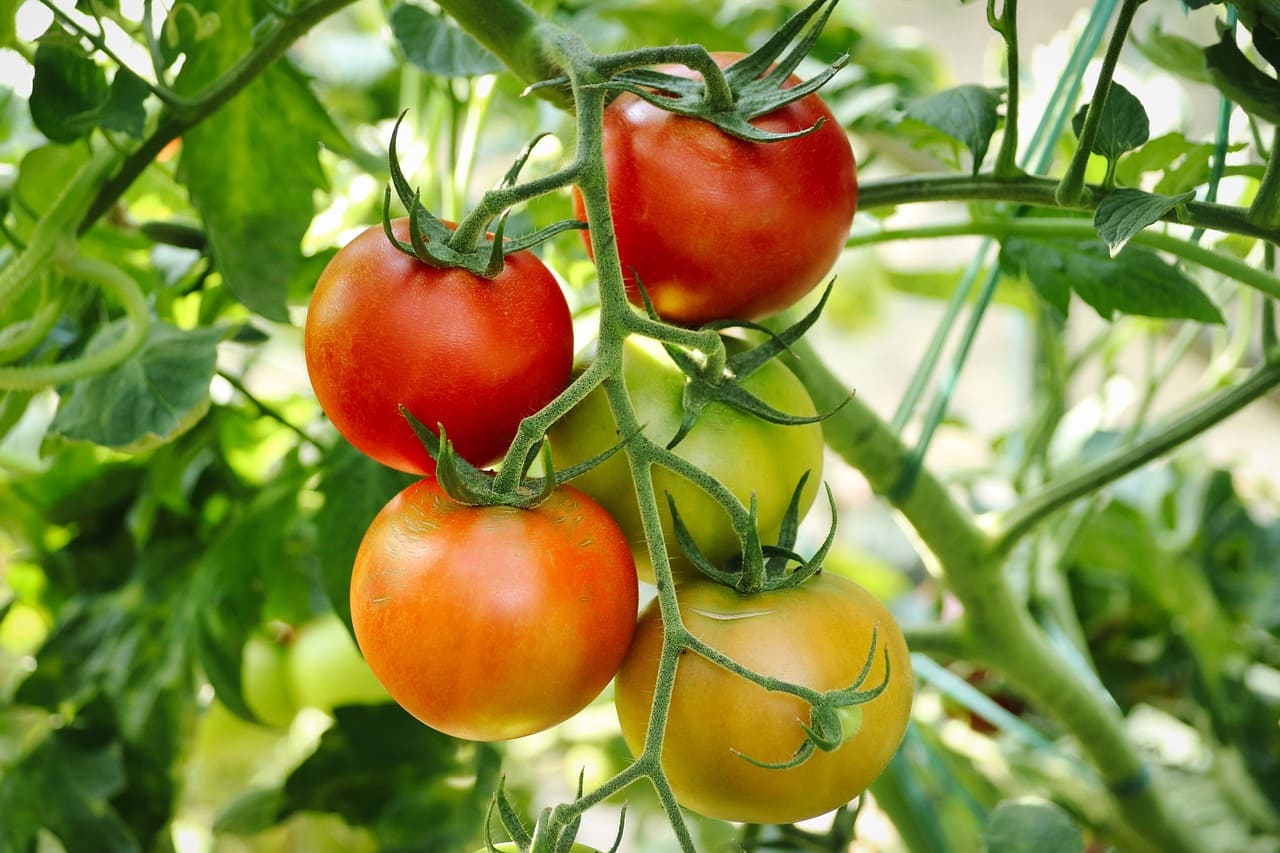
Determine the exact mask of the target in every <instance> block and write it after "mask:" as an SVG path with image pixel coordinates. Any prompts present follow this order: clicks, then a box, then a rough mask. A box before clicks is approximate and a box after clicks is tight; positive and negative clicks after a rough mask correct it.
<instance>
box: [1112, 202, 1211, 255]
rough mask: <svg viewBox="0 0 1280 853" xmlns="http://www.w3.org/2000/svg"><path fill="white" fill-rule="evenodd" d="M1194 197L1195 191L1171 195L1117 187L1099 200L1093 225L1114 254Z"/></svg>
mask: <svg viewBox="0 0 1280 853" xmlns="http://www.w3.org/2000/svg"><path fill="white" fill-rule="evenodd" d="M1195 197H1196V194H1195V193H1193V192H1186V193H1183V194H1182V195H1178V196H1172V197H1171V196H1166V195H1157V194H1155V193H1148V192H1143V191H1142V190H1135V189H1120V190H1116V191H1115V192H1113V193H1109V194H1108V195H1107V196H1106V197H1105V198H1104V199H1102V201H1101V202H1099V204H1098V208H1097V210H1095V211H1094V214H1093V227H1094V228H1096V229H1097V231H1098V236H1099V237H1101V238H1102V240H1103V242H1105V243H1106V244H1107V245H1108V246H1109V247H1110V248H1111V254H1112V255H1115V254H1116V252H1119V251H1120V250H1121V249H1123V248H1124V245H1125V243H1128V242H1129V240H1130V239H1131V238H1132V237H1133V236H1134V235H1135V234H1137V233H1138V232H1140V231H1142V229H1144V228H1146V227H1147V226H1148V225H1152V224H1154V223H1156V222H1159V221H1160V219H1161V218H1162V217H1163V216H1164V215H1165V214H1166V213H1168V212H1169V211H1171V210H1173V209H1174V208H1175V207H1177V206H1178V205H1180V204H1186V203H1187V202H1188V201H1191V200H1192V199H1193V198H1195Z"/></svg>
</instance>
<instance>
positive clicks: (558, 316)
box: [304, 219, 573, 474]
mask: <svg viewBox="0 0 1280 853" xmlns="http://www.w3.org/2000/svg"><path fill="white" fill-rule="evenodd" d="M392 227H393V230H394V232H395V234H396V236H397V237H398V238H399V239H401V240H405V241H407V240H408V239H409V225H408V220H407V219H397V220H395V221H394V222H393V224H392ZM304 349H305V352H306V361H307V372H308V374H309V375H310V377H311V385H312V387H313V388H314V389H315V394H316V399H317V400H319V401H320V406H321V407H322V408H323V409H324V411H325V413H326V414H327V415H328V416H329V418H330V420H332V421H333V424H334V426H336V427H337V429H338V431H339V432H340V433H342V435H343V436H345V437H346V439H347V440H348V441H350V442H351V443H352V444H354V445H355V446H356V447H357V448H359V449H360V450H361V451H363V452H364V453H365V454H367V455H368V456H371V457H373V458H374V459H376V460H378V461H379V462H381V463H383V464H384V465H389V466H390V467H392V468H397V469H399V470H401V471H407V472H409V473H412V474H429V473H432V472H434V471H435V463H434V462H433V461H432V460H431V457H430V456H429V455H428V454H427V452H426V450H425V449H423V447H422V445H421V444H420V443H419V441H418V439H417V437H416V436H415V435H414V434H413V431H412V429H410V427H409V425H408V424H407V423H406V422H405V420H404V418H403V417H402V416H401V414H400V411H399V404H401V403H403V404H405V405H406V406H408V408H409V410H410V411H411V412H413V414H414V415H415V416H416V417H417V418H418V420H420V421H422V422H423V423H424V424H426V425H427V426H428V427H430V428H431V429H432V431H435V429H436V424H437V423H443V424H444V426H445V430H446V432H447V434H448V437H449V439H450V440H452V441H453V443H454V447H455V449H456V450H457V451H458V453H459V454H460V455H461V456H463V457H464V458H465V459H467V460H468V461H470V462H472V463H474V464H476V465H486V464H488V463H491V462H493V461H494V460H495V459H497V458H498V457H499V456H501V455H502V454H503V453H504V452H505V451H506V449H507V447H508V445H509V444H510V443H511V439H512V438H513V437H514V436H515V433H516V429H517V427H518V426H519V424H520V420H521V418H524V417H525V416H527V415H531V414H533V413H534V412H536V411H538V410H539V409H540V408H542V407H543V406H544V405H546V404H547V403H548V402H550V401H551V400H552V399H553V398H554V397H555V396H556V395H557V394H559V393H560V392H561V391H563V390H564V388H565V387H566V386H567V385H568V383H569V379H570V375H571V372H572V370H573V325H572V321H571V318H570V315H569V306H568V303H567V302H566V301H565V298H564V294H563V293H562V292H561V291H560V287H559V285H558V284H557V283H556V281H555V278H554V277H553V276H552V275H551V273H550V272H549V271H548V270H547V268H546V267H545V266H543V265H542V262H541V261H540V260H538V258H537V257H535V256H534V255H533V254H531V253H529V252H515V253H513V254H511V255H508V256H507V258H506V267H505V268H504V269H503V271H502V272H501V273H499V274H498V276H497V277H496V278H494V279H492V280H488V279H484V278H481V277H479V276H476V275H473V274H471V273H469V272H467V271H465V270H458V269H435V268H433V267H429V266H427V265H426V264H424V263H422V262H421V261H419V260H417V259H416V258H413V257H410V256H409V255H406V254H405V253H404V252H401V251H400V250H399V249H397V248H396V247H395V246H393V245H392V244H391V242H390V241H389V240H387V238H386V235H385V234H384V232H383V229H382V226H375V227H373V228H370V229H368V230H367V231H365V232H363V233H362V234H360V235H359V236H358V237H356V238H355V239H354V240H352V241H351V242H350V243H349V244H347V245H346V246H345V247H344V248H342V249H341V250H340V251H339V252H338V253H337V254H336V255H335V256H334V257H333V259H332V260H331V261H330V262H329V264H328V266H327V267H325V270H324V272H323V273H322V274H321V276H320V280H319V282H318V283H317V284H316V288H315V292H314V293H313V294H312V297H311V305H310V309H309V310H308V312H307V322H306V329H305V334H304Z"/></svg>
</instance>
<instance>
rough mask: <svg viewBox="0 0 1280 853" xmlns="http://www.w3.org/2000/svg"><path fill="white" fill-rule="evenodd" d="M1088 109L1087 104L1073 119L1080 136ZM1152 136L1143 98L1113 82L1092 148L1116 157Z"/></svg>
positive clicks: (1074, 127)
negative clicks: (1140, 98) (1139, 98)
mask: <svg viewBox="0 0 1280 853" xmlns="http://www.w3.org/2000/svg"><path fill="white" fill-rule="evenodd" d="M1088 111H1089V105H1088V104H1085V105H1084V106H1083V107H1081V108H1080V109H1079V110H1078V111H1077V112H1076V114H1075V116H1074V117H1072V119H1071V129H1072V131H1073V132H1074V133H1075V135H1076V137H1077V138H1079V136H1080V131H1081V130H1082V129H1083V128H1084V119H1085V115H1086V114H1087V113H1088ZM1150 136H1151V120H1150V119H1149V118H1147V110H1146V108H1145V107H1143V106H1142V101H1139V100H1138V98H1137V96H1135V95H1134V94H1133V93H1132V92H1130V91H1129V90H1128V89H1126V88H1125V87H1124V86H1121V85H1120V84H1119V83H1112V84H1111V90H1110V92H1109V93H1108V94H1107V102H1106V104H1105V105H1103V108H1102V119H1101V121H1100V122H1099V124H1098V135H1097V136H1095V137H1094V140H1093V147H1092V148H1091V149H1090V150H1092V152H1093V153H1094V154H1100V155H1101V156H1103V157H1106V158H1107V159H1108V160H1114V159H1116V158H1117V157H1119V156H1120V155H1121V154H1124V153H1125V152H1126V151H1132V150H1133V149H1135V148H1137V147H1138V146H1139V145H1142V144H1143V143H1144V142H1146V141H1147V139H1149V138H1150Z"/></svg>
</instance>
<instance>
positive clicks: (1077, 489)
mask: <svg viewBox="0 0 1280 853" xmlns="http://www.w3.org/2000/svg"><path fill="white" fill-rule="evenodd" d="M1277 386H1280V363H1275V362H1272V363H1267V364H1264V365H1262V366H1261V367H1259V368H1257V369H1256V370H1254V371H1253V373H1251V374H1250V375H1249V377H1248V378H1246V379H1245V380H1244V381H1243V382H1240V383H1239V384H1237V385H1234V386H1232V387H1231V388H1229V389H1227V390H1225V391H1222V392H1221V393H1219V394H1216V395H1215V396H1213V397H1211V398H1210V399H1209V400H1208V401H1207V402H1206V403H1204V404H1203V405H1201V406H1199V407H1198V408H1196V409H1194V410H1192V411H1190V412H1188V413H1186V414H1184V415H1182V416H1181V417H1178V418H1176V419H1174V420H1173V421H1172V422H1171V423H1168V424H1166V425H1165V426H1164V427H1162V428H1160V429H1157V430H1156V431H1155V433H1154V434H1152V435H1151V436H1150V437H1148V438H1147V439H1145V440H1143V441H1141V442H1139V443H1137V444H1134V445H1132V446H1130V447H1127V448H1124V449H1122V450H1118V451H1115V452H1113V453H1111V454H1108V455H1107V456H1104V457H1103V458H1102V459H1099V460H1098V461H1097V462H1094V463H1093V464H1091V465H1087V466H1085V467H1084V468H1081V469H1080V470H1079V471H1077V472H1076V473H1075V474H1072V475H1070V476H1068V477H1066V478H1064V479H1062V480H1059V481H1057V482H1054V483H1051V484H1049V485H1048V486H1047V487H1046V488H1045V489H1044V491H1042V492H1041V493H1040V494H1038V495H1036V496H1034V497H1032V498H1030V499H1028V500H1027V501H1025V502H1023V503H1022V504H1020V505H1019V506H1018V508H1017V509H1015V510H1014V511H1012V512H1011V513H1009V514H1008V515H1007V516H1006V517H1005V518H1004V519H1003V521H1002V523H1001V524H1000V527H999V529H998V530H997V531H996V532H995V533H994V537H995V539H994V549H993V550H994V552H995V553H997V554H1002V553H1007V552H1008V551H1009V550H1010V549H1012V547H1013V546H1014V544H1015V543H1017V541H1018V540H1019V539H1020V538H1021V537H1022V536H1024V535H1025V534H1026V533H1027V532H1028V531H1030V530H1031V529H1032V528H1033V527H1035V525H1036V524H1037V523H1039V522H1040V521H1041V520H1042V519H1044V518H1045V517H1047V516H1049V515H1051V514H1052V513H1053V512H1055V511H1056V510H1058V509H1060V508H1061V507H1064V506H1066V505H1067V504H1069V503H1071V502H1072V501H1074V500H1076V499H1077V498H1080V497H1083V496H1085V495H1088V494H1091V493H1093V492H1096V491H1097V490H1099V489H1101V488H1102V487H1103V486H1106V485H1108V484H1109V483H1112V482H1115V481H1116V480H1118V479H1120V478H1121V477H1123V476H1124V475H1125V474H1128V473H1130V472H1131V471H1134V470H1136V469H1138V468H1141V467H1142V466H1143V465H1145V464H1147V463H1148V462H1151V461H1152V460H1154V459H1157V458H1159V457H1160V456H1162V455H1163V454H1165V453H1168V452H1169V451H1170V450H1172V449H1173V448H1175V447H1177V446H1178V445H1180V444H1183V443H1184V442H1186V441H1188V440H1190V439H1192V438H1194V437H1195V436H1197V435H1199V434H1200V433H1202V432H1204V431H1205V430H1207V429H1209V428H1210V427H1213V426H1215V425H1217V424H1219V423H1221V422H1222V421H1224V420H1226V419H1227V418H1228V417H1230V416H1231V415H1233V414H1235V413H1236V412H1238V411H1240V410H1241V409H1243V408H1244V407H1245V406H1247V405H1249V404H1250V403H1252V402H1253V401H1254V400H1257V399H1258V398H1259V397H1261V396H1263V395H1264V394H1266V393H1268V392H1269V391H1271V390H1272V389H1274V388H1276V387H1277Z"/></svg>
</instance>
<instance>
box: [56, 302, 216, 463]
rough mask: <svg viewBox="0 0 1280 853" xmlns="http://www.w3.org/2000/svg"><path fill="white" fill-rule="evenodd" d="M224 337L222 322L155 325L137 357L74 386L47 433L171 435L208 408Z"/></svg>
mask: <svg viewBox="0 0 1280 853" xmlns="http://www.w3.org/2000/svg"><path fill="white" fill-rule="evenodd" d="M124 322H125V321H124V320H117V321H116V322H115V323H112V324H111V325H109V326H106V327H104V328H103V329H102V330H101V331H99V332H98V334H97V335H95V336H94V339H93V340H92V341H91V342H90V344H89V350H90V352H92V351H95V350H99V349H102V348H104V347H106V346H108V345H109V344H110V343H111V342H112V341H114V340H115V339H117V338H118V337H119V336H120V335H121V334H123V333H124V325H123V324H124ZM222 337H223V331H222V330H221V329H215V328H202V329H193V330H191V331H183V330H181V329H178V328H176V327H174V326H170V325H168V324H166V323H155V324H153V325H152V327H151V331H150V334H149V335H148V337H147V341H146V343H145V344H144V345H143V347H142V349H141V351H139V352H138V353H137V354H136V355H135V356H134V357H133V358H131V359H129V360H128V361H126V362H125V363H124V364H121V365H120V366H119V367H116V368H115V369H113V370H111V371H109V372H107V373H104V374H102V375H100V376H93V377H90V378H88V379H82V380H80V381H79V382H76V383H74V384H72V385H71V387H70V389H69V391H68V392H67V393H66V396H65V401H64V402H63V404H62V407H61V408H60V409H59V410H58V414H57V416H56V417H54V419H53V423H52V424H51V425H50V427H49V434H50V435H53V436H58V437H60V438H64V439H67V440H69V441H88V442H92V443H94V444H100V445H103V446H104V447H114V448H119V449H129V450H139V449H142V448H145V447H148V446H154V445H156V444H160V443H163V442H166V441H171V440H173V438H174V437H176V436H177V435H180V434H181V433H182V432H183V431H184V430H186V429H189V428H190V427H191V426H192V425H193V424H194V423H195V422H196V421H197V420H199V418H200V417H201V416H202V415H203V413H204V411H205V409H206V408H207V407H208V404H209V382H210V380H211V379H212V378H213V369H214V362H215V360H216V358H217V345H218V341H219V340H221V339H222Z"/></svg>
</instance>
